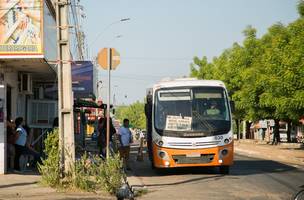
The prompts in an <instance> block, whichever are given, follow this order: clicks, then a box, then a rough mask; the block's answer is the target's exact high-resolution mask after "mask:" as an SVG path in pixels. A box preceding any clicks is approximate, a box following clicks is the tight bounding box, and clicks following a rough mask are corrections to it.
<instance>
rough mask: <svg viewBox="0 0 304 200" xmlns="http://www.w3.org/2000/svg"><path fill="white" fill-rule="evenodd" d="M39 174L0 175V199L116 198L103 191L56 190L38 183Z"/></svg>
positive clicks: (90, 199)
mask: <svg viewBox="0 0 304 200" xmlns="http://www.w3.org/2000/svg"><path fill="white" fill-rule="evenodd" d="M40 178H41V176H40V175H37V174H33V173H23V174H6V175H0V200H7V199H10V200H14V199H18V200H19V199H26V200H27V199H28V200H47V199H52V200H53V199H54V200H63V199H68V200H72V199H79V200H80V199H84V200H95V199H96V200H97V199H98V200H110V199H111V200H112V199H116V198H114V197H113V196H110V195H108V194H107V193H105V192H102V193H88V192H58V191H56V190H55V189H52V188H49V187H43V186H41V185H40V184H39V180H40Z"/></svg>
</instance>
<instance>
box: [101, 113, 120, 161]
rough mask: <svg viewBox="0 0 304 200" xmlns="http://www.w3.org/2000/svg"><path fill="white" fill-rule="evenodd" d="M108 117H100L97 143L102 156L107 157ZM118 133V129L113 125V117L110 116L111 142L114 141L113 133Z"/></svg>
mask: <svg viewBox="0 0 304 200" xmlns="http://www.w3.org/2000/svg"><path fill="white" fill-rule="evenodd" d="M106 119H107V118H100V119H99V124H98V132H99V134H98V137H97V144H98V147H99V153H100V155H101V156H102V157H104V158H105V157H106V150H107V120H106ZM115 133H116V129H115V127H114V126H113V123H112V119H111V118H110V138H109V142H110V144H109V145H111V143H113V141H112V140H113V139H112V138H113V135H114V134H115Z"/></svg>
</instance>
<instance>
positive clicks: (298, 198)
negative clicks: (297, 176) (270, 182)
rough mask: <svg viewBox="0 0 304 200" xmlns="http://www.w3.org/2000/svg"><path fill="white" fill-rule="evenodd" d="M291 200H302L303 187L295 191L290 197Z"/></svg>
mask: <svg viewBox="0 0 304 200" xmlns="http://www.w3.org/2000/svg"><path fill="white" fill-rule="evenodd" d="M292 199H293V200H302V199H304V189H301V190H299V191H297V193H296V194H295V195H294V196H293V197H292Z"/></svg>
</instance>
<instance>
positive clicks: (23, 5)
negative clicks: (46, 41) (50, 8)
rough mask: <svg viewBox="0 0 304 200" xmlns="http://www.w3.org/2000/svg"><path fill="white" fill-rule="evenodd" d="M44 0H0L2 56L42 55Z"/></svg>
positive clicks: (0, 48)
mask: <svg viewBox="0 0 304 200" xmlns="http://www.w3.org/2000/svg"><path fill="white" fill-rule="evenodd" d="M42 18H43V0H5V1H4V0H1V1H0V20H1V23H0V56H1V57H5V56H7V57H12V56H29V57H35V55H39V56H41V55H42V53H43V50H42V44H43V42H42V33H43V32H42V21H43V20H42Z"/></svg>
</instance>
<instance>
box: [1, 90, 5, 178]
mask: <svg viewBox="0 0 304 200" xmlns="http://www.w3.org/2000/svg"><path fill="white" fill-rule="evenodd" d="M0 98H1V99H3V100H4V105H3V111H4V118H5V116H6V113H5V111H6V105H5V101H6V98H5V88H4V87H0ZM4 124H5V120H4V121H3V122H0V174H4V173H5V172H6V128H5V127H6V126H5V125H4Z"/></svg>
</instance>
